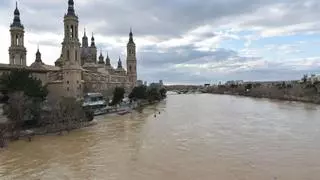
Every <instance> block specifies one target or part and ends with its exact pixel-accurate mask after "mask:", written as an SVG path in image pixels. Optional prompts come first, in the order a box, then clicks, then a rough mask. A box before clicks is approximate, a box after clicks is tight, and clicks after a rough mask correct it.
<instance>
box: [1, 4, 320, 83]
mask: <svg viewBox="0 0 320 180" xmlns="http://www.w3.org/2000/svg"><path fill="white" fill-rule="evenodd" d="M74 1H75V11H76V13H77V15H78V16H79V20H80V24H79V26H80V28H79V29H80V32H79V34H80V37H79V38H80V39H81V38H82V34H83V29H84V27H85V28H86V29H87V34H89V35H91V32H93V33H94V35H95V39H96V44H97V46H98V48H99V49H102V52H103V54H104V55H105V54H106V52H107V51H108V52H109V55H110V57H111V60H112V61H111V62H112V63H113V65H114V66H115V65H116V61H117V59H118V57H119V56H121V58H122V59H123V60H125V56H126V43H127V41H128V33H129V29H130V27H132V28H133V33H134V40H135V43H136V45H137V58H138V59H137V61H138V67H137V69H138V78H139V79H143V80H146V81H148V82H151V81H158V80H159V79H162V80H163V81H164V82H165V83H170V84H173V83H179V84H203V83H214V82H217V81H220V80H221V81H226V80H234V79H241V80H284V79H299V78H300V77H302V75H303V74H304V73H318V72H320V46H319V45H320V36H319V32H320V31H319V30H320V20H319V17H320V1H319V0H204V1H199V0H161V1H160V0H74ZM18 4H19V9H20V14H21V20H22V23H23V25H24V27H25V31H26V33H25V46H26V48H27V51H28V52H27V53H28V55H27V62H28V64H29V65H30V64H31V63H32V62H33V61H34V60H35V52H36V49H37V44H38V43H39V45H40V51H41V53H42V60H43V61H44V62H45V63H46V64H54V61H56V59H57V58H58V57H59V56H60V51H61V42H62V39H63V15H64V13H66V11H67V0H19V1H18ZM14 6H15V1H14V0H0V16H1V17H2V18H1V19H0V39H1V43H0V56H1V63H8V62H9V60H8V47H9V45H10V44H9V42H10V36H9V25H10V23H11V22H12V20H13V11H14ZM4 17H5V18H4ZM123 63H124V64H125V62H123Z"/></svg>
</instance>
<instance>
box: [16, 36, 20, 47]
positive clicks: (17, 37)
mask: <svg viewBox="0 0 320 180" xmlns="http://www.w3.org/2000/svg"><path fill="white" fill-rule="evenodd" d="M16 45H18V46H19V36H18V35H16Z"/></svg>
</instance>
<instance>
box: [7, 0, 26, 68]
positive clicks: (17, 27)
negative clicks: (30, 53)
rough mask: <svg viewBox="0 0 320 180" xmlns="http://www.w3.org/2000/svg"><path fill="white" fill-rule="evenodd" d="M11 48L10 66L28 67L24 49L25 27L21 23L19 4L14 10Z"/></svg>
mask: <svg viewBox="0 0 320 180" xmlns="http://www.w3.org/2000/svg"><path fill="white" fill-rule="evenodd" d="M10 34H11V46H10V47H9V64H10V65H21V66H26V65H27V60H26V56H27V50H26V48H25V47H24V27H23V25H22V24H21V21H20V12H19V9H18V3H16V9H15V10H14V18H13V23H12V24H11V25H10Z"/></svg>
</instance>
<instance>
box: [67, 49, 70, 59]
mask: <svg viewBox="0 0 320 180" xmlns="http://www.w3.org/2000/svg"><path fill="white" fill-rule="evenodd" d="M67 60H68V61H69V60H70V52H69V50H67Z"/></svg>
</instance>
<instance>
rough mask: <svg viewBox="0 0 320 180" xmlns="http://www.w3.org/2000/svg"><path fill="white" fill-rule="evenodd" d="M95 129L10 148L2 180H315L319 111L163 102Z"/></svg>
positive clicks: (1, 166) (1, 154) (187, 99)
mask: <svg viewBox="0 0 320 180" xmlns="http://www.w3.org/2000/svg"><path fill="white" fill-rule="evenodd" d="M159 112H160V114H159ZM154 114H156V117H154ZM97 121H98V124H97V125H95V126H92V127H89V128H85V129H81V130H76V131H73V132H71V133H70V134H66V135H63V136H37V137H35V138H34V140H33V141H32V142H30V143H29V142H26V141H18V142H14V143H11V144H9V148H8V149H6V150H1V151H0V179H1V180H7V179H8V180H9V179H10V180H11V179H17V180H20V179H21V180H29V179H30V180H40V179H41V180H42V179H43V180H69V179H70V180H73V179H75V180H77V179H79V180H80V179H85V180H87V179H88V180H275V179H277V180H319V179H320V106H317V105H312V104H304V103H295V102H283V101H274V100H266V99H253V98H246V97H236V96H227V95H210V94H197V95H195V94H194V95H169V96H168V98H167V99H166V100H165V101H164V102H161V103H160V104H158V105H155V106H150V107H147V108H145V109H144V110H143V111H142V112H133V113H132V114H127V115H124V116H116V115H107V116H100V117H97Z"/></svg>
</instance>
